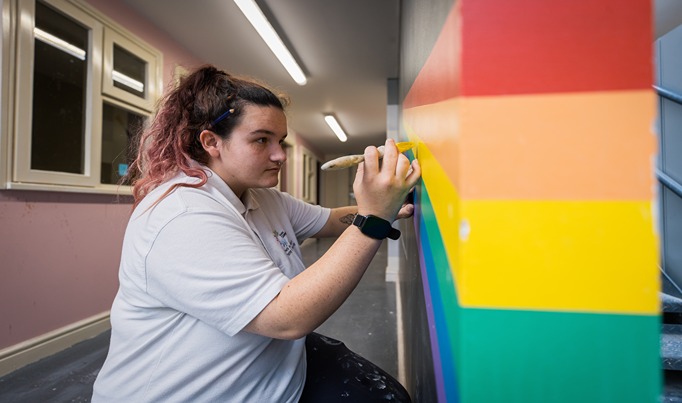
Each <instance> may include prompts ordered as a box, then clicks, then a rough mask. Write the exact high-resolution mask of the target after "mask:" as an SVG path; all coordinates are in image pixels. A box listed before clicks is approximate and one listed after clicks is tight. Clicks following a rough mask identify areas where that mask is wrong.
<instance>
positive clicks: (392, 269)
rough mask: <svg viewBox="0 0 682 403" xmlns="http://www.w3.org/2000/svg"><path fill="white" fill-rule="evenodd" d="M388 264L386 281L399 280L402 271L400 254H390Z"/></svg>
mask: <svg viewBox="0 0 682 403" xmlns="http://www.w3.org/2000/svg"><path fill="white" fill-rule="evenodd" d="M387 260H388V262H387V264H386V282H387V283H389V282H398V272H399V271H400V258H399V257H398V256H388V259H387Z"/></svg>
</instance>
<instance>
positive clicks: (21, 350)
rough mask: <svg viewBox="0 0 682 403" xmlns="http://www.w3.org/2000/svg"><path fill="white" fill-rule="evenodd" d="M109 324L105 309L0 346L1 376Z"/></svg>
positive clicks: (106, 327)
mask: <svg viewBox="0 0 682 403" xmlns="http://www.w3.org/2000/svg"><path fill="white" fill-rule="evenodd" d="M110 327H111V324H110V322H109V311H107V312H103V313H101V314H98V315H94V316H91V317H89V318H86V319H83V320H81V321H78V322H76V323H72V324H70V325H68V326H64V327H62V328H60V329H57V330H53V331H51V332H49V333H45V334H43V335H40V336H38V337H35V338H33V339H30V340H26V341H24V342H21V343H19V344H15V345H13V346H10V347H7V348H5V349H3V350H0V376H5V375H7V374H9V373H10V372H12V371H15V370H17V369H19V368H21V367H24V366H26V365H28V364H31V363H34V362H36V361H38V360H40V359H42V358H45V357H48V356H50V355H52V354H55V353H58V352H60V351H62V350H64V349H66V348H69V347H71V346H73V345H74V344H76V343H78V342H81V341H83V340H87V339H89V338H92V337H95V336H97V335H99V334H100V333H102V332H104V331H106V330H107V329H109V328H110Z"/></svg>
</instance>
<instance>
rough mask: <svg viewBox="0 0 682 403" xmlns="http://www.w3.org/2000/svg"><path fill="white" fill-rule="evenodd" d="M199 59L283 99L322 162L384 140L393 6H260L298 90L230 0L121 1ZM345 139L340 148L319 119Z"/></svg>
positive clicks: (384, 2)
mask: <svg viewBox="0 0 682 403" xmlns="http://www.w3.org/2000/svg"><path fill="white" fill-rule="evenodd" d="M124 2H125V3H127V4H128V5H129V6H130V7H131V8H132V9H134V10H136V11H137V12H139V13H140V14H142V15H143V16H145V17H146V18H147V19H149V20H150V21H152V22H153V23H154V24H155V25H156V26H157V27H158V28H159V29H161V30H162V31H165V32H167V33H168V34H169V35H170V36H171V37H173V38H174V39H175V40H176V41H177V42H179V43H180V44H182V45H183V46H184V47H185V48H186V49H188V50H189V51H190V52H192V53H193V54H194V55H195V56H196V57H197V58H199V59H201V60H204V61H206V62H208V63H212V64H215V65H217V66H218V67H220V68H223V69H225V70H227V71H229V72H232V73H235V74H238V75H247V76H252V77H255V78H258V79H261V80H264V81H265V82H266V83H268V84H269V85H271V86H273V87H275V88H276V89H277V90H280V91H282V92H284V93H286V94H288V95H289V97H290V98H291V101H292V102H291V106H290V107H289V109H288V113H287V116H288V118H289V126H290V128H291V129H293V130H294V131H296V132H297V133H298V134H299V135H300V136H302V137H303V138H305V139H306V140H307V141H309V142H310V143H312V144H313V146H314V147H315V148H316V149H317V151H319V152H320V153H322V154H324V155H330V154H338V153H344V154H347V153H362V151H363V149H364V147H365V146H366V145H369V144H376V145H380V144H383V141H384V139H385V137H386V102H387V89H386V80H387V79H388V78H395V77H397V76H398V51H399V50H398V47H399V9H400V1H399V0H369V1H368V0H259V1H258V3H259V5H260V7H261V9H262V10H263V12H264V14H265V15H266V16H268V17H269V19H270V21H271V23H272V25H273V26H274V27H275V29H276V30H277V31H278V33H279V34H280V37H282V39H283V41H284V42H285V43H286V44H287V45H288V47H289V50H290V51H291V52H292V54H294V56H295V57H296V58H297V60H298V61H299V64H300V65H301V67H302V68H303V70H304V72H305V73H306V75H307V76H308V83H307V84H306V85H304V86H299V85H297V84H296V83H295V82H294V81H293V79H291V77H290V76H289V75H288V73H287V72H286V70H284V67H282V65H281V64H280V63H279V61H278V60H277V59H276V58H275V56H274V55H273V54H272V52H271V51H270V49H269V48H268V47H267V45H266V44H265V43H264V42H263V40H262V39H261V38H260V36H258V34H257V33H256V31H255V30H254V28H253V27H252V26H251V25H250V24H249V22H248V21H247V19H246V17H244V15H243V14H242V13H241V12H240V10H239V9H238V7H237V6H236V5H235V3H234V2H233V1H232V0H198V1H188V0H164V1H161V0H124ZM328 112H332V113H334V114H335V115H336V117H337V119H338V120H339V121H340V123H341V125H342V126H343V128H344V129H345V130H346V133H347V134H348V141H347V142H346V143H341V142H340V141H339V140H338V139H337V138H336V136H335V135H334V134H333V132H332V131H331V130H330V129H329V127H328V126H327V125H326V123H325V122H324V119H323V114H324V113H328Z"/></svg>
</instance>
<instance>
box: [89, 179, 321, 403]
mask: <svg viewBox="0 0 682 403" xmlns="http://www.w3.org/2000/svg"><path fill="white" fill-rule="evenodd" d="M207 171H208V169H207ZM208 172H209V179H208V183H206V184H205V185H204V186H202V187H201V188H199V189H194V188H188V187H180V188H178V189H176V190H175V191H173V192H172V193H170V194H169V195H168V196H167V197H165V198H164V199H162V200H161V201H160V202H159V203H158V204H157V205H155V206H152V205H153V203H154V202H155V201H156V200H157V199H158V198H159V197H160V196H161V195H162V194H163V193H164V192H165V191H166V190H167V189H168V188H169V187H170V186H171V185H172V184H174V183H179V182H184V183H191V182H196V181H197V180H196V179H195V178H189V177H187V176H186V175H184V174H181V175H179V176H177V177H176V178H175V179H173V180H171V181H169V182H168V183H166V184H164V185H162V186H160V187H159V188H157V189H155V190H154V191H153V192H151V193H150V194H149V195H148V196H147V197H145V199H144V200H143V201H142V202H141V203H140V205H138V207H137V208H136V209H135V211H134V212H133V215H132V217H131V219H130V221H129V223H128V227H127V229H126V233H125V238H124V241H123V251H122V257H121V265H120V269H119V281H120V287H119V291H118V294H117V295H116V298H115V300H114V303H113V306H112V308H111V323H112V333H111V345H110V347H109V354H108V356H107V359H106V361H105V363H104V366H103V367H102V370H101V371H100V373H99V375H98V377H97V380H96V382H95V385H94V393H93V399H92V401H93V402H104V401H121V402H124V401H125V402H210V401H220V402H297V401H298V399H299V397H300V395H301V392H302V389H303V384H304V382H305V373H306V360H305V345H304V344H305V338H303V339H299V340H294V341H289V340H278V339H271V338H268V337H263V336H259V335H256V334H252V333H248V332H244V331H242V329H243V328H244V326H246V325H247V324H248V323H249V322H251V320H252V319H253V318H254V317H256V315H258V313H259V312H260V311H261V310H262V309H263V308H264V307H265V306H266V305H267V304H268V303H269V302H270V301H271V300H272V299H273V298H274V297H275V296H276V295H277V294H278V293H279V291H280V290H281V289H282V287H283V286H284V284H286V282H287V281H289V279H290V278H293V277H294V276H295V275H296V274H298V273H300V272H301V271H303V270H304V269H305V266H304V264H303V262H302V259H301V251H300V248H299V245H300V243H301V242H302V241H303V240H304V239H306V238H308V237H310V236H312V235H314V234H316V233H317V232H318V231H319V230H320V229H321V228H322V226H323V225H324V224H325V223H326V221H327V219H328V218H329V214H330V210H329V209H325V208H322V207H320V206H313V205H310V204H307V203H304V202H302V201H300V200H297V199H295V198H293V197H291V196H289V195H288V194H286V193H281V192H279V191H277V190H274V189H250V190H247V191H246V192H245V194H244V195H243V197H242V200H240V199H239V198H237V196H236V195H235V194H234V193H233V192H232V190H231V189H230V188H229V187H228V186H227V185H226V184H225V182H224V181H223V180H222V179H220V177H218V176H217V175H216V174H214V173H213V172H211V171H208Z"/></svg>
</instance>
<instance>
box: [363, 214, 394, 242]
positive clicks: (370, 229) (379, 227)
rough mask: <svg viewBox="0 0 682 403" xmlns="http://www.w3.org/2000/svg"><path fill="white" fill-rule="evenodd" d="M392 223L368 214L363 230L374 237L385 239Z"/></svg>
mask: <svg viewBox="0 0 682 403" xmlns="http://www.w3.org/2000/svg"><path fill="white" fill-rule="evenodd" d="M389 228H391V224H389V223H388V221H386V220H384V219H381V218H379V217H375V216H372V215H370V216H367V219H366V220H365V225H363V226H362V232H363V233H365V234H367V235H369V236H371V237H372V238H378V239H384V238H386V235H387V234H388V231H389Z"/></svg>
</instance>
